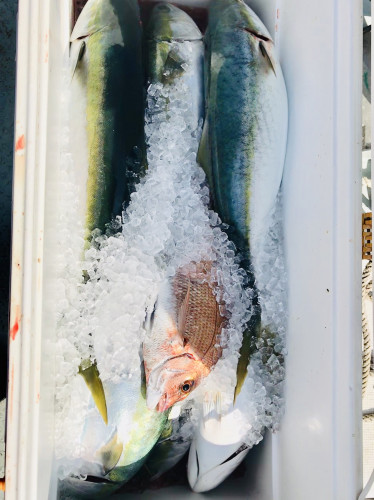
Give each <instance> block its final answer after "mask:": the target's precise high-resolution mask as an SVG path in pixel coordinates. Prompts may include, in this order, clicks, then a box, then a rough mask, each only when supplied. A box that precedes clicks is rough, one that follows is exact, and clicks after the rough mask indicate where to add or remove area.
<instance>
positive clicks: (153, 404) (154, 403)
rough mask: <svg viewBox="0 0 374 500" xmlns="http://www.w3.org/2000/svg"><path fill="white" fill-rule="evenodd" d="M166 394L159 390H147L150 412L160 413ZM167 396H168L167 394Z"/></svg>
mask: <svg viewBox="0 0 374 500" xmlns="http://www.w3.org/2000/svg"><path fill="white" fill-rule="evenodd" d="M163 396H164V394H163V393H162V392H160V391H157V390H152V389H151V388H149V387H148V388H147V400H146V402H147V407H148V409H149V410H157V411H160V410H159V409H158V408H159V404H160V401H161V399H162V398H163ZM165 396H166V394H165Z"/></svg>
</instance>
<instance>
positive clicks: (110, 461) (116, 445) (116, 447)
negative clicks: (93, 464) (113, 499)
mask: <svg viewBox="0 0 374 500" xmlns="http://www.w3.org/2000/svg"><path fill="white" fill-rule="evenodd" d="M122 451H123V443H121V442H120V441H118V434H117V433H116V434H115V435H114V436H113V437H112V439H111V440H110V441H109V442H108V443H106V444H105V445H104V446H103V447H102V448H100V449H99V450H98V451H97V452H96V454H95V455H96V457H97V458H98V459H99V461H100V463H101V464H102V465H103V468H104V471H105V474H109V472H110V471H111V470H113V469H114V467H115V466H116V465H117V464H118V462H119V459H120V458H121V455H122Z"/></svg>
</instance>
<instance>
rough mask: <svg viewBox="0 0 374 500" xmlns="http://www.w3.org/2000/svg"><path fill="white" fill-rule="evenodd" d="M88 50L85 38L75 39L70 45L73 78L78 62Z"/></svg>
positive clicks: (71, 74)
mask: <svg viewBox="0 0 374 500" xmlns="http://www.w3.org/2000/svg"><path fill="white" fill-rule="evenodd" d="M85 52H86V42H85V41H84V40H77V41H75V42H74V43H73V44H72V45H71V47H70V79H71V80H72V79H73V77H74V74H75V71H76V69H77V67H78V64H79V63H80V61H81V60H82V59H83V56H84V54H85Z"/></svg>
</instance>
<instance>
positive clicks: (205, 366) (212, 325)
mask: <svg viewBox="0 0 374 500" xmlns="http://www.w3.org/2000/svg"><path fill="white" fill-rule="evenodd" d="M211 271H212V263H210V262H200V263H199V264H196V263H191V264H189V265H188V266H185V267H183V268H180V269H178V270H177V272H176V275H175V277H174V278H173V279H168V280H166V281H165V282H164V283H163V284H162V286H161V289H160V293H159V296H158V299H157V302H156V304H155V306H154V310H153V312H152V314H151V315H150V316H149V318H148V321H147V329H148V333H147V335H146V338H145V341H144V344H143V358H144V367H145V374H146V380H147V405H148V408H150V409H153V408H156V409H157V410H158V411H159V412H163V411H165V410H167V409H168V408H170V407H171V406H172V405H174V404H175V403H177V402H178V401H182V400H183V399H185V398H186V397H187V396H188V395H189V394H191V392H192V391H193V390H194V389H195V388H196V387H197V386H198V385H199V384H200V382H201V381H202V380H203V379H204V378H205V377H206V376H207V375H208V374H209V373H210V371H211V369H212V368H213V366H214V365H215V364H216V363H217V361H218V359H219V358H220V356H221V354H222V348H221V346H220V334H221V330H222V324H223V318H222V316H221V315H220V310H219V303H218V301H217V299H216V296H215V295H214V283H211Z"/></svg>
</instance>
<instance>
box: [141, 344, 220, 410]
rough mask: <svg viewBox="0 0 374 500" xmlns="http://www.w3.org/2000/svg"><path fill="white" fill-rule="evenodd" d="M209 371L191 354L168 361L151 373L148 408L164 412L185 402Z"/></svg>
mask: <svg viewBox="0 0 374 500" xmlns="http://www.w3.org/2000/svg"><path fill="white" fill-rule="evenodd" d="M209 371H210V370H209V369H208V368H207V367H206V366H205V365H204V363H202V361H201V360H199V359H196V358H195V357H194V356H193V355H192V354H190V353H185V354H181V355H180V356H176V357H174V358H170V359H168V360H167V361H165V362H164V363H163V364H162V365H161V366H160V367H158V368H156V369H154V370H152V372H151V373H150V376H149V378H148V384H147V406H148V408H149V409H154V408H155V409H156V410H157V411H159V412H164V411H166V410H167V409H169V408H171V407H172V406H173V405H174V404H175V403H177V402H179V401H183V400H184V399H186V398H187V396H189V395H190V394H191V392H192V391H193V390H194V389H196V387H197V386H198V385H199V384H200V382H201V381H202V379H203V378H204V377H206V376H207V375H208V374H209Z"/></svg>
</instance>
